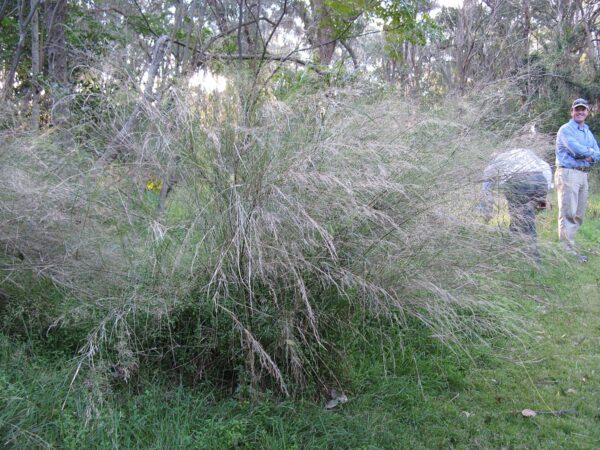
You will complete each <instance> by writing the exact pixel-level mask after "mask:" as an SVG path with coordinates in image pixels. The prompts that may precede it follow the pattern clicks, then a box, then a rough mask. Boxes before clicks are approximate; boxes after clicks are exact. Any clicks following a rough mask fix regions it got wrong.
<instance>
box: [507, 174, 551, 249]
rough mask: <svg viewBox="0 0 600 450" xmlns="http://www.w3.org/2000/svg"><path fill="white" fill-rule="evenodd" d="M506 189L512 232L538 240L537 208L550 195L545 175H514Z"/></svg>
mask: <svg viewBox="0 0 600 450" xmlns="http://www.w3.org/2000/svg"><path fill="white" fill-rule="evenodd" d="M504 189H505V192H504V195H505V197H506V200H507V202H508V213H509V215H510V231H512V232H514V233H520V234H523V235H526V236H529V237H531V238H533V239H535V238H537V232H536V228H535V211H536V206H537V205H538V204H539V203H540V202H543V201H544V200H545V199H546V195H548V182H547V181H546V178H545V177H544V175H543V174H542V173H541V172H531V173H522V174H517V175H513V176H512V177H511V178H510V179H509V180H508V181H507V182H506V183H505V187H504Z"/></svg>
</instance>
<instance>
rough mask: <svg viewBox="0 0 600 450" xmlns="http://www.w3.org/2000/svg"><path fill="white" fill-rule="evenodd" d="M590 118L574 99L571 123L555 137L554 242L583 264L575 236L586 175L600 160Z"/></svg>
mask: <svg viewBox="0 0 600 450" xmlns="http://www.w3.org/2000/svg"><path fill="white" fill-rule="evenodd" d="M589 114H590V106H589V103H588V101H587V100H585V99H583V98H578V99H577V100H575V101H574V102H573V105H572V106H571V120H569V121H568V122H567V123H566V124H564V125H563V126H562V127H560V129H559V130H558V134H557V135H556V174H555V184H556V191H557V194H558V239H559V240H560V242H561V244H562V245H563V247H564V248H565V250H566V251H567V252H568V253H570V254H572V255H575V256H576V257H577V261H579V262H581V263H584V262H587V256H585V255H582V254H581V253H579V251H578V250H577V247H576V245H575V234H576V233H577V230H579V227H580V226H581V224H582V222H583V215H584V214H585V209H586V207H587V199H588V172H589V171H590V169H591V167H592V165H593V164H594V163H595V162H597V161H599V160H600V148H598V143H597V142H596V139H595V138H594V135H593V134H592V132H591V131H590V127H589V126H588V125H587V124H586V123H585V119H587V117H588V115H589Z"/></svg>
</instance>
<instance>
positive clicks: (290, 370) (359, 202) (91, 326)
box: [0, 88, 543, 394]
mask: <svg viewBox="0 0 600 450" xmlns="http://www.w3.org/2000/svg"><path fill="white" fill-rule="evenodd" d="M469 102H470V101H469V100H468V99H461V101H460V102H458V101H453V100H449V101H448V102H447V103H443V104H438V105H436V106H435V107H427V106H419V105H417V104H415V103H414V102H408V101H405V100H403V99H400V98H397V97H395V95H390V93H387V94H386V95H381V94H376V95H373V94H361V93H357V92H350V91H333V90H331V91H328V92H326V93H318V94H315V93H309V94H306V95H303V96H302V97H298V98H292V99H288V100H286V101H285V102H281V101H277V100H275V99H270V98H268V97H264V98H263V97H261V98H260V100H259V101H258V102H257V103H256V105H257V106H255V107H252V108H250V107H249V106H248V102H244V97H243V95H241V94H240V92H239V91H236V90H235V89H233V88H231V89H230V91H228V92H225V93H223V94H220V95H214V96H211V97H195V96H194V95H192V94H191V93H190V92H189V91H181V90H178V89H175V88H173V89H171V90H170V91H169V94H168V98H164V99H162V101H161V102H157V103H156V104H146V105H144V108H143V114H142V118H141V119H140V120H139V122H138V123H136V126H135V130H134V131H132V132H131V134H130V135H129V136H127V140H126V142H119V145H120V146H121V148H120V157H119V159H118V160H117V161H115V162H114V163H112V164H110V165H108V166H107V167H105V168H103V169H98V167H97V166H95V165H94V162H95V160H96V159H97V157H98V155H101V154H102V153H103V151H104V150H105V147H104V146H106V145H109V146H110V145H111V143H110V142H108V140H107V139H106V136H108V135H109V134H110V133H109V132H108V130H107V129H102V128H101V126H100V125H98V126H97V128H98V129H97V130H96V131H97V133H98V136H96V137H94V136H87V137H86V140H85V143H83V141H82V142H79V140H78V139H79V138H78V137H77V134H76V133H73V134H72V138H71V139H72V140H71V144H69V145H65V144H64V142H65V139H64V137H63V138H61V139H60V140H59V139H58V137H57V136H56V135H55V134H54V133H50V132H48V133H45V134H43V135H36V136H29V135H27V134H24V133H22V132H17V131H14V130H12V131H5V132H4V139H5V142H6V145H5V146H4V149H3V153H2V154H1V155H0V159H1V161H0V172H1V176H0V184H1V186H0V187H1V189H0V217H1V224H2V225H0V241H1V242H2V245H3V255H2V259H3V268H4V269H3V270H4V277H5V280H6V281H5V285H6V286H7V287H6V291H7V292H6V293H5V294H6V296H7V298H8V299H9V300H8V302H9V305H10V306H11V307H10V310H11V313H10V314H12V315H9V316H7V317H8V318H7V319H6V320H5V321H4V324H5V330H10V331H11V332H12V333H15V334H19V333H21V334H23V333H29V334H31V329H30V325H28V327H24V326H21V325H20V324H22V323H25V322H28V323H30V324H31V323H34V324H36V325H35V326H37V327H39V330H40V332H39V333H40V335H42V336H43V338H48V337H49V336H52V334H53V333H58V332H60V330H61V329H64V328H68V327H72V328H73V329H77V330H79V332H78V333H75V334H74V335H75V336H80V335H82V336H83V337H81V338H80V340H79V342H78V344H77V345H74V347H77V348H78V349H79V353H78V355H79V356H78V358H77V361H76V363H74V367H73V373H74V375H76V376H75V377H74V379H77V376H81V375H82V374H85V373H88V374H90V376H92V375H93V374H95V376H96V378H97V377H98V376H106V377H109V376H110V375H112V376H113V377H116V378H120V379H125V380H129V379H131V378H132V377H134V376H135V374H136V372H137V371H139V370H141V369H142V368H147V367H154V366H156V365H159V366H161V367H164V368H165V369H166V370H168V371H169V373H171V374H174V375H178V376H183V377H185V379H187V380H189V381H190V382H200V381H204V380H208V381H210V382H213V383H217V384H218V385H220V386H223V387H227V388H229V389H232V390H233V389H240V388H243V387H260V388H273V389H276V390H278V391H281V392H283V393H285V394H294V393H296V392H299V391H301V390H302V389H303V388H306V387H312V388H325V387H328V388H329V387H331V386H334V385H336V384H337V383H339V382H340V377H343V373H344V361H345V358H344V354H343V346H342V345H340V340H341V339H343V338H344V337H347V336H348V335H349V333H353V332H360V327H361V326H363V325H364V323H365V322H366V321H365V319H369V320H370V318H376V319H378V320H379V321H382V320H383V321H386V322H388V323H391V324H395V326H398V327H403V326H408V324H409V323H412V322H413V319H417V320H418V321H420V322H421V323H422V324H424V325H426V326H427V327H428V328H429V329H430V332H431V333H432V335H434V336H435V337H437V338H439V339H440V340H442V341H444V342H448V343H452V342H454V343H461V342H464V339H465V338H468V339H472V338H474V339H477V338H480V337H482V336H485V335H486V334H488V333H498V332H501V333H509V334H510V333H514V332H515V331H516V330H517V329H518V328H519V326H520V325H519V320H518V319H517V318H516V317H514V316H511V315H510V313H509V312H508V311H509V310H510V309H511V308H510V304H509V303H510V298H511V296H509V295H507V296H505V298H506V299H507V300H506V301H505V302H501V301H499V300H498V298H502V297H501V296H499V295H498V293H499V292H500V293H501V292H503V289H510V288H511V286H510V285H509V284H507V283H505V282H503V281H502V280H504V279H506V274H507V273H508V272H510V271H512V270H515V269H517V268H518V269H522V268H523V266H525V267H526V266H527V264H528V261H527V255H526V253H525V252H523V251H522V246H520V245H514V244H515V243H514V242H512V241H511V245H508V242H509V239H508V237H507V236H505V233H503V232H502V231H501V230H500V232H498V231H499V229H498V228H494V227H486V226H484V225H483V224H482V223H480V221H479V218H478V217H477V215H476V213H475V211H474V205H475V204H476V203H477V199H478V196H479V177H480V174H481V171H482V169H483V167H484V166H485V164H486V162H487V161H488V160H489V159H490V156H491V154H492V153H493V152H494V151H497V150H503V149H505V147H506V146H507V145H512V144H513V142H512V141H511V140H510V139H513V138H515V136H520V130H518V129H511V130H509V131H510V133H508V134H509V135H507V131H506V130H498V127H496V128H495V131H494V130H492V128H491V127H488V128H487V129H485V128H483V127H482V126H481V124H482V120H484V119H485V120H487V121H489V120H490V115H489V114H481V111H482V108H483V106H482V104H473V103H469ZM489 104H490V102H489V101H488V102H486V103H485V105H489ZM491 104H492V105H493V104H494V102H493V101H492V102H491ZM474 111H478V113H477V114H475V113H474ZM107 123H109V122H107ZM117 128H118V127H117ZM90 130H91V131H88V132H94V131H93V129H90ZM486 130H487V131H486ZM116 131H117V130H116V129H115V133H116ZM113 134H114V133H113ZM90 142H99V143H103V144H102V145H103V146H102V147H98V148H96V149H95V150H94V151H90V149H89V146H90ZM59 143H60V144H59ZM529 144H532V145H534V146H536V145H537V146H543V144H540V143H539V142H533V143H532V142H529ZM32 279H33V280H36V281H35V282H34V281H32ZM24 280H28V281H27V283H28V284H24ZM31 283H34V284H35V283H38V284H39V285H40V286H46V288H45V290H44V289H41V291H44V292H46V293H47V292H50V291H52V290H53V289H54V290H56V289H58V292H60V295H55V294H53V295H50V294H48V295H39V296H38V297H35V298H33V297H31V296H28V289H29V288H28V286H29V285H30V284H31ZM48 289H49V290H48ZM491 292H494V293H495V294H494V301H491V300H490V299H491V298H492V295H491ZM42 301H43V302H44V304H40V302H42ZM17 305H18V307H17ZM16 316H18V317H20V318H21V320H20V321H14V320H12V318H14V317H16ZM32 317H33V318H35V321H33V322H32V320H33V319H31V318H32ZM367 321H368V320H367ZM361 324H363V325H361ZM81 330H84V331H81ZM34 334H35V333H34Z"/></svg>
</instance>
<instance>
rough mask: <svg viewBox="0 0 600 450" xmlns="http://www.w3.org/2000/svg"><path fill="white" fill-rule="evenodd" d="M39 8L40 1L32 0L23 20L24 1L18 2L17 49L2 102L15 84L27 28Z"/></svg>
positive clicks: (8, 95) (7, 77)
mask: <svg viewBox="0 0 600 450" xmlns="http://www.w3.org/2000/svg"><path fill="white" fill-rule="evenodd" d="M39 6H40V0H34V1H33V3H32V7H31V11H29V15H28V16H27V18H25V19H23V16H24V8H25V5H24V1H19V2H18V7H19V41H18V42H17V48H16V49H15V53H14V55H13V59H12V63H11V65H10V69H9V71H8V75H7V76H6V81H5V82H4V83H5V84H4V92H3V93H2V97H3V99H4V100H7V99H8V98H9V97H10V94H11V93H12V89H13V83H14V82H15V74H16V73H17V67H18V66H19V61H20V60H21V56H22V55H23V49H24V47H25V38H26V37H27V27H28V26H29V24H30V23H31V21H32V20H33V15H34V13H35V12H36V10H37V8H38V7H39Z"/></svg>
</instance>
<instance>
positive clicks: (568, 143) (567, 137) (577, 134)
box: [556, 119, 600, 169]
mask: <svg viewBox="0 0 600 450" xmlns="http://www.w3.org/2000/svg"><path fill="white" fill-rule="evenodd" d="M589 156H591V157H592V160H593V162H589V161H586V160H585V158H587V157H589ZM597 161H600V148H598V142H596V139H595V138H594V135H593V134H592V132H591V131H590V127H589V126H588V125H587V124H585V123H584V124H583V125H581V126H579V125H578V124H577V122H575V121H574V120H573V119H571V120H569V121H568V122H567V123H565V124H564V125H563V126H562V127H560V129H559V130H558V134H557V135H556V166H557V167H566V168H567V169H574V168H575V167H591V166H592V164H593V163H595V162H597Z"/></svg>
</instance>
